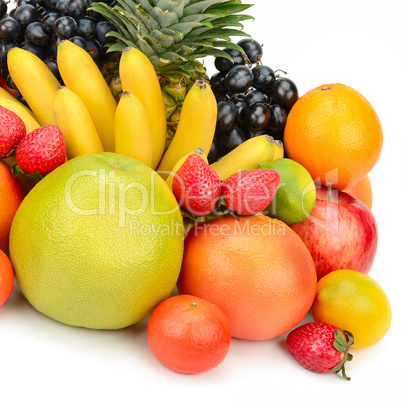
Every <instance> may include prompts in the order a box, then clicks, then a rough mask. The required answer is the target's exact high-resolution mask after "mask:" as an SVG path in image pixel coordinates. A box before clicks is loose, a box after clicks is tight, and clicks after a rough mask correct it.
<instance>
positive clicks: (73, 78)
mask: <svg viewBox="0 0 402 402" xmlns="http://www.w3.org/2000/svg"><path fill="white" fill-rule="evenodd" d="M57 64H58V67H59V71H60V75H61V77H62V78H63V81H64V84H65V86H66V87H67V88H68V89H71V90H72V91H73V92H74V93H75V94H77V95H78V96H79V97H80V98H81V100H82V101H83V102H84V104H85V106H86V108H87V109H88V112H89V114H90V115H91V118H92V121H93V123H94V125H95V128H96V131H97V132H98V135H99V138H100V140H101V142H102V145H103V148H104V150H105V151H109V152H113V151H114V150H115V145H114V114H115V111H116V106H117V105H116V101H115V99H114V98H113V95H112V93H111V91H110V89H109V87H108V85H107V84H106V81H105V79H104V78H103V76H102V73H101V72H100V70H99V68H98V66H97V65H96V63H95V62H94V61H93V60H92V57H91V56H90V55H89V54H88V52H86V51H85V50H84V49H82V48H81V47H79V46H78V45H75V44H74V43H72V42H70V41H68V40H64V41H62V42H61V43H60V44H59V45H58V47H57Z"/></svg>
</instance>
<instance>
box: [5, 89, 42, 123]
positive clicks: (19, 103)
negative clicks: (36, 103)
mask: <svg viewBox="0 0 402 402" xmlns="http://www.w3.org/2000/svg"><path fill="white" fill-rule="evenodd" d="M0 99H8V100H11V101H13V102H14V103H16V104H17V105H18V106H21V108H22V109H24V110H25V111H26V112H27V113H29V114H30V115H31V117H32V118H34V119H35V120H36V121H38V119H37V118H36V116H35V115H34V114H33V112H32V110H31V109H29V108H27V107H26V106H25V105H24V104H23V103H22V102H20V101H19V100H18V99H17V98H15V97H14V96H13V95H11V94H10V93H9V92H7V91H6V90H5V89H4V88H1V87H0ZM38 123H39V122H38Z"/></svg>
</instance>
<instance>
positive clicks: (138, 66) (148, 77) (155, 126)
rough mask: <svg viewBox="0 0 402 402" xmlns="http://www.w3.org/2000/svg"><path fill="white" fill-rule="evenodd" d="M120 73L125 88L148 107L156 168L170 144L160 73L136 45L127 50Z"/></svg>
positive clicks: (122, 59)
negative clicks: (167, 139) (167, 136)
mask: <svg viewBox="0 0 402 402" xmlns="http://www.w3.org/2000/svg"><path fill="white" fill-rule="evenodd" d="M119 75H120V81H121V86H122V89H123V91H128V92H131V93H132V94H133V95H135V96H136V97H137V98H138V99H139V100H140V101H141V103H142V104H143V105H144V107H145V110H146V111H147V115H148V120H149V126H150V130H151V140H152V168H153V169H155V168H156V166H157V165H158V163H159V161H160V159H161V157H162V154H163V151H164V150H165V144H166V114H165V107H164V105H163V98H162V91H161V88H160V85H159V81H158V76H157V75H156V72H155V69H154V67H153V66H152V63H151V62H150V61H149V59H148V57H146V56H145V55H144V54H143V53H142V52H141V51H139V50H138V49H135V48H133V47H128V48H126V49H124V50H123V52H122V55H121V58H120V63H119Z"/></svg>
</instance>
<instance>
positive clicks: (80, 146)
mask: <svg viewBox="0 0 402 402" xmlns="http://www.w3.org/2000/svg"><path fill="white" fill-rule="evenodd" d="M3 3H4V2H3V1H2V0H0V10H4V4H3ZM178 3H180V5H181V7H177V5H178ZM88 4H89V3H87V2H86V1H85V0H65V1H64V0H59V1H48V0H41V1H40V2H38V3H36V2H34V3H31V2H28V1H25V2H24V1H21V2H19V3H17V7H16V9H15V10H12V11H11V12H10V13H9V14H6V11H4V12H3V11H2V12H3V14H2V15H3V18H2V19H1V20H0V39H1V40H2V43H1V46H2V50H1V56H2V66H1V67H2V74H3V76H6V77H7V84H8V85H6V86H5V89H1V90H0V158H1V159H4V161H0V201H1V202H2V206H3V201H4V200H7V205H9V207H8V208H3V207H2V209H1V211H0V247H1V250H3V251H0V305H1V304H3V303H5V302H6V300H7V299H8V297H9V295H10V293H11V292H12V288H13V283H14V274H15V277H16V279H17V282H18V286H19V288H20V289H21V291H22V293H23V295H24V296H25V297H26V299H27V300H28V302H29V303H31V304H32V305H33V306H34V307H35V308H36V309H37V310H38V311H40V312H42V313H43V314H45V315H47V316H49V317H51V318H53V319H55V320H57V321H60V322H62V323H65V324H68V325H73V326H80V327H86V328H98V329H118V328H123V327H127V326H130V325H133V324H136V323H137V322H139V321H142V320H144V319H146V318H148V317H149V321H148V329H147V339H148V345H149V347H150V350H151V351H152V353H153V354H154V355H155V357H156V358H157V359H158V360H160V361H161V362H162V363H163V364H164V365H166V366H167V367H169V368H171V369H172V370H175V371H178V372H182V373H199V372H203V371H206V370H209V369H212V368H213V367H215V366H216V365H218V364H219V363H220V362H221V361H222V360H223V359H224V358H225V356H226V354H227V353H228V351H229V348H230V340H231V338H232V337H236V338H240V339H247V340H266V339H271V338H274V337H278V336H281V335H284V334H287V342H286V346H287V348H288V350H289V352H290V354H291V355H293V356H294V357H295V359H296V361H297V362H299V363H300V364H302V365H303V366H304V367H306V368H307V369H309V370H311V371H314V372H318V373H328V372H340V371H341V372H342V374H343V377H344V378H346V379H349V377H348V376H347V375H346V372H345V363H346V362H348V361H350V360H351V359H352V355H351V353H350V349H351V348H353V347H368V346H371V345H373V344H375V343H377V342H379V341H380V340H381V339H382V338H383V337H384V336H385V335H386V333H387V331H388V329H389V328H390V325H391V307H390V304H389V301H388V298H387V296H386V294H385V292H384V291H383V289H382V288H381V287H380V286H379V284H378V283H377V282H376V281H375V280H374V279H373V278H371V277H370V276H369V275H368V273H369V271H370V268H371V266H372V265H373V262H374V258H375V254H376V250H377V237H378V229H377V225H376V221H375V218H374V215H373V213H372V211H371V195H372V194H371V187H370V181H369V179H368V176H367V174H368V173H369V172H370V170H371V169H372V168H373V166H374V165H375V164H376V162H377V160H378V158H379V156H380V153H381V148H382V138H383V136H382V129H381V124H380V122H379V119H378V117H377V115H376V113H375V111H374V109H373V108H372V106H371V105H370V104H369V102H368V101H367V99H365V98H364V97H363V95H361V94H360V93H358V92H357V91H356V90H354V89H353V88H351V87H348V86H345V85H341V84H328V85H327V84H326V85H323V86H320V87H318V88H315V89H312V90H311V91H308V92H307V93H306V94H304V95H302V96H301V97H300V98H299V95H298V91H297V88H296V85H295V84H294V83H293V82H292V81H291V80H290V79H288V78H283V77H278V76H276V74H275V72H274V71H273V70H272V69H271V68H270V67H268V66H265V65H263V64H262V61H261V58H262V46H260V44H259V43H258V42H257V41H256V40H254V39H250V38H249V37H248V35H247V34H246V33H245V32H243V31H242V30H241V28H243V25H242V22H243V21H245V20H248V19H250V18H252V17H251V16H249V15H245V14H242V12H243V11H245V10H247V9H248V8H250V7H251V6H250V5H244V4H242V3H241V2H240V1H238V0H236V1H233V0H226V1H216V0H207V1H196V0H193V1H191V2H187V1H175V2H169V1H164V0H159V1H154V2H141V1H137V0H124V1H123V0H116V2H113V3H111V4H109V5H108V4H106V3H98V2H92V3H91V4H90V7H89V9H87V5H88ZM6 8H7V7H6ZM18 27H19V28H18ZM229 27H234V28H229ZM238 28H239V29H238ZM106 32H107V34H106ZM139 33H140V34H139ZM1 35H3V36H1ZM239 35H241V36H247V39H242V40H240V41H239V42H237V43H236V44H234V43H232V42H231V39H230V36H239ZM22 37H23V38H24V40H22V39H23V38H22ZM218 39H219V40H218ZM96 40H98V41H99V43H98V44H96V46H95V44H94V45H93V46H94V47H95V48H96V51H95V53H94V52H93V48H92V45H91V42H95V41H96ZM221 48H222V49H223V50H222V49H221ZM208 55H209V56H214V57H216V59H215V66H216V68H217V69H218V71H219V72H218V73H216V74H214V75H212V76H211V78H210V80H209V79H208V76H207V74H206V70H205V68H204V66H203V65H202V64H201V63H200V61H199V60H198V59H200V58H202V57H205V56H208ZM38 56H39V57H38ZM49 57H50V58H51V60H52V62H51V63H50V62H48V61H47V60H48V58H49ZM253 65H254V67H253ZM56 66H57V71H56ZM16 88H18V92H17V91H16ZM17 97H18V98H19V99H20V100H18V99H17ZM345 138H348V141H347V142H346V141H345ZM285 149H286V154H285ZM285 155H286V157H285ZM12 173H14V175H15V176H17V178H16V177H14V176H13V174H12ZM32 175H34V178H35V180H34V181H33V182H32V181H31V182H29V186H28V187H26V186H25V187H24V191H23V190H22V185H23V184H24V181H25V180H26V179H27V178H28V179H31V178H32ZM25 184H26V182H25ZM362 189H363V190H362ZM351 194H352V195H351ZM353 194H359V196H358V198H359V197H360V198H359V199H358V198H356V197H354V196H353ZM360 194H363V195H360ZM364 194H368V195H369V197H368V198H366V197H365V196H364ZM32 250H35V253H34V254H32ZM5 253H7V255H6V254H5ZM8 256H9V257H8ZM175 287H177V290H178V292H179V293H180V294H179V295H178V296H174V297H172V296H171V294H172V291H173V289H174V288H175ZM309 311H310V312H311V314H312V317H313V320H314V321H315V322H314V323H307V324H304V325H299V324H300V322H301V321H302V320H303V319H304V318H305V317H306V314H307V313H308V312H309Z"/></svg>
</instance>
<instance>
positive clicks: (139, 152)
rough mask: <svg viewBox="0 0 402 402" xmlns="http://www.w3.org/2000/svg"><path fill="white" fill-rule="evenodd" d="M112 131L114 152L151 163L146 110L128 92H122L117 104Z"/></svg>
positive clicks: (150, 143) (150, 145)
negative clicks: (114, 144) (114, 143)
mask: <svg viewBox="0 0 402 402" xmlns="http://www.w3.org/2000/svg"><path fill="white" fill-rule="evenodd" d="M114 132H115V141H116V153H118V154H122V155H126V156H130V157H132V158H134V159H137V160H139V161H141V162H143V163H145V164H146V165H148V166H151V165H152V140H151V129H150V125H149V120H148V116H147V111H146V110H145V107H144V105H143V104H142V103H141V101H140V100H139V99H138V98H137V97H136V96H135V95H133V94H132V93H130V92H127V91H126V92H123V94H122V95H121V98H120V100H119V103H118V105H117V109H116V114H115V120H114Z"/></svg>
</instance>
